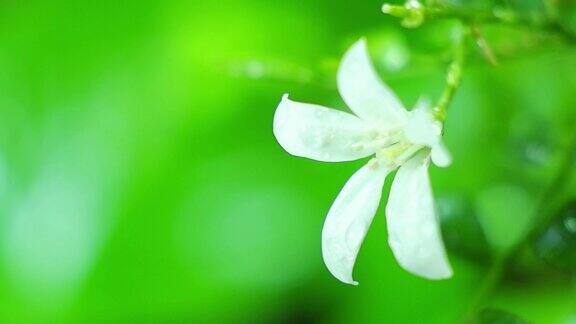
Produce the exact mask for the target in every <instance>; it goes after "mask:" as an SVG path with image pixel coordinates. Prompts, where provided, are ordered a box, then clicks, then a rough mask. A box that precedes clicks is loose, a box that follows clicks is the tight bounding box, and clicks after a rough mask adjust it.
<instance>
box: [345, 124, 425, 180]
mask: <svg viewBox="0 0 576 324" xmlns="http://www.w3.org/2000/svg"><path fill="white" fill-rule="evenodd" d="M424 147H425V146H424V145H420V144H414V143H411V142H410V141H408V139H407V138H406V136H405V135H404V132H403V131H402V130H400V129H398V130H392V131H388V132H375V133H374V135H373V136H372V139H371V140H368V141H364V142H358V143H355V144H353V145H352V148H353V149H355V150H370V151H373V152H375V155H376V156H375V157H374V158H373V159H372V160H370V162H369V163H370V165H371V167H372V168H374V169H375V168H377V167H379V166H384V167H386V168H388V169H390V170H394V169H396V168H398V167H399V166H400V165H402V164H403V163H404V162H406V161H407V160H408V159H410V158H411V157H412V156H414V154H416V153H417V152H418V151H420V150H421V149H422V148H424Z"/></svg>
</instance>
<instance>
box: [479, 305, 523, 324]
mask: <svg viewBox="0 0 576 324" xmlns="http://www.w3.org/2000/svg"><path fill="white" fill-rule="evenodd" d="M472 323H475V324H527V323H530V322H528V321H526V320H524V319H522V318H520V317H519V316H518V315H515V314H512V313H509V312H507V311H504V310H501V309H495V308H486V309H484V310H482V311H481V312H480V313H479V314H478V317H477V318H476V319H475V320H474V321H472Z"/></svg>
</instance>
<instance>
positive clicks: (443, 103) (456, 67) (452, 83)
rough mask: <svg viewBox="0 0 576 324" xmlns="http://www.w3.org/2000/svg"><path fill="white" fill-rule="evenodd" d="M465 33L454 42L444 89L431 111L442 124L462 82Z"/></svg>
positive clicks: (461, 33)
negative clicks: (452, 56)
mask: <svg viewBox="0 0 576 324" xmlns="http://www.w3.org/2000/svg"><path fill="white" fill-rule="evenodd" d="M465 38H466V33H465V32H463V31H461V32H460V36H459V37H458V40H457V42H456V47H455V50H454V59H453V61H452V63H450V65H449V66H448V73H447V74H446V87H445V88H444V91H443V92H442V94H441V95H440V99H439V100H438V103H437V104H436V106H435V107H434V109H433V113H434V117H435V118H436V119H437V120H438V121H440V122H444V121H445V120H446V111H447V110H448V105H449V104H450V102H451V101H452V98H454V94H455V93H456V90H457V89H458V87H459V86H460V83H461V80H462V69H463V68H464V60H465V57H466V53H465V52H466V39H465Z"/></svg>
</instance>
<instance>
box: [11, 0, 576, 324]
mask: <svg viewBox="0 0 576 324" xmlns="http://www.w3.org/2000/svg"><path fill="white" fill-rule="evenodd" d="M434 2H438V1H434ZM452 2H454V3H461V4H462V5H463V6H466V7H467V8H471V9H482V10H484V9H486V8H491V7H492V6H494V5H501V2H502V1H473V3H469V2H468V1H459V2H456V1H451V3H452ZM507 2H510V1H507ZM536 2H537V1H529V2H526V4H523V5H522V6H523V7H526V8H523V10H525V11H527V12H530V11H533V10H542V8H541V6H539V5H537V4H536ZM538 2H539V1H538ZM514 3H516V2H514ZM522 3H523V2H522ZM561 3H562V6H563V7H562V10H561V11H560V13H561V14H562V20H563V21H566V22H567V24H566V25H567V26H570V25H571V24H574V23H573V22H574V21H576V20H575V19H574V17H576V10H574V7H573V6H570V5H567V4H565V3H564V2H561ZM381 5H382V3H381V1H363V2H358V3H354V4H351V3H350V2H349V1H343V0H342V1H333V0H330V1H328V0H317V1H264V0H237V1H228V0H225V1H179V0H170V1H162V2H158V1H122V2H118V1H98V2H93V3H87V2H70V1H50V2H42V1H40V2H34V1H32V2H28V1H4V2H2V3H1V4H0V9H1V10H0V25H1V26H2V28H0V237H1V238H2V239H1V240H0V304H1V305H2V306H1V307H0V322H2V323H38V322H48V323H58V322H70V323H86V322H88V323H90V322H106V323H115V322H117V323H126V322H128V323H134V322H136V323H139V322H153V323H173V322H216V323H220V322H229V323H266V322H290V321H292V322H307V321H308V322H330V323H350V322H366V323H422V322H425V323H451V322H454V321H455V320H456V319H458V318H460V317H461V315H462V313H463V312H464V311H465V310H466V309H467V308H468V306H469V304H470V303H471V300H472V299H473V298H474V296H475V295H476V294H477V293H478V291H479V287H480V282H481V279H482V278H483V277H484V274H485V271H486V267H487V266H488V265H487V262H486V259H487V256H488V254H489V251H490V249H491V248H489V247H488V246H489V244H490V245H491V246H492V247H495V248H496V249H497V250H505V249H508V248H509V247H510V246H512V245H513V244H514V243H515V242H517V241H518V238H519V237H520V235H521V233H524V231H525V227H526V226H527V225H529V224H530V223H531V220H532V219H531V217H532V216H531V215H534V214H533V213H532V212H533V211H534V208H535V205H536V204H538V203H539V197H540V196H541V194H542V193H543V191H544V190H545V188H546V187H547V186H548V185H549V181H550V179H551V178H552V176H553V174H554V172H555V170H556V169H557V164H558V163H557V161H558V160H559V158H560V157H562V156H563V154H564V152H563V151H561V150H560V148H561V146H560V145H558V144H559V143H562V142H563V141H564V140H563V139H566V138H571V137H572V136H571V135H572V134H573V133H574V129H573V128H574V120H575V118H576V114H575V110H574V107H576V97H575V96H574V84H576V55H575V54H574V53H575V52H574V47H573V46H571V45H566V42H564V41H563V40H562V39H561V38H559V37H558V36H554V35H553V34H551V33H552V32H551V31H539V30H537V29H531V28H523V27H520V28H519V29H518V30H517V29H516V27H514V26H506V27H502V26H486V28H483V29H482V30H483V31H484V36H485V37H486V38H487V40H488V41H489V43H490V45H491V46H492V47H493V50H494V53H495V55H496V56H497V57H498V58H499V60H500V65H499V66H498V67H492V66H489V65H488V64H487V63H486V62H485V60H484V57H483V55H482V52H481V51H480V50H478V49H477V48H475V47H474V48H472V49H470V51H469V52H468V54H467V55H468V60H467V62H468V63H467V66H466V70H465V73H464V74H463V76H462V84H461V87H460V88H459V89H458V91H457V92H456V93H455V95H454V98H453V100H452V102H451V103H450V108H449V109H448V114H447V121H446V127H445V137H446V142H447V146H448V148H449V149H450V151H451V152H452V153H453V156H454V164H453V166H452V167H450V168H449V169H441V170H440V169H433V170H432V171H431V172H432V181H433V184H434V190H435V194H436V196H437V197H438V198H439V202H440V206H439V207H440V209H441V215H442V218H443V222H444V223H443V224H444V228H443V231H444V233H445V235H446V241H447V244H448V245H449V246H450V248H451V249H450V251H453V252H455V253H452V252H451V253H450V259H451V262H452V263H453V265H454V270H455V276H454V278H453V279H451V280H450V281H444V282H431V281H426V280H423V279H420V278H416V277H413V276H410V275H409V274H407V273H405V272H404V271H403V270H402V269H400V268H399V267H398V265H397V264H396V263H395V261H394V258H393V257H392V255H391V252H390V251H388V250H387V249H384V248H383V247H385V246H386V231H385V226H384V220H383V216H384V210H383V208H381V209H380V210H379V212H378V215H377V218H376V219H375V221H374V223H375V224H374V226H373V228H372V229H371V231H370V233H369V234H368V237H367V240H366V242H365V243H364V247H363V250H362V252H361V254H360V256H359V258H358V264H357V275H358V277H359V281H360V282H361V283H362V284H361V285H360V286H359V287H357V288H352V287H347V286H343V285H341V284H340V283H338V282H337V281H336V280H334V279H333V278H332V277H330V275H329V274H328V273H327V271H326V270H325V267H324V265H323V264H322V259H321V255H320V254H321V252H320V231H321V228H322V222H323V219H324V216H325V214H326V211H327V209H328V207H329V206H330V204H331V202H332V200H333V199H334V197H335V196H336V194H337V192H338V190H339V189H340V188H341V186H342V185H343V184H344V181H345V180H346V179H347V178H348V177H349V176H350V175H351V174H352V172H353V171H354V170H355V169H357V167H358V166H359V165H361V164H362V163H364V161H361V162H355V163H350V164H341V165H319V164H317V163H313V162H310V161H306V160H296V159H293V158H291V157H289V156H288V155H287V154H285V152H283V151H282V150H281V148H280V147H279V146H278V145H277V143H276V142H275V140H274V138H273V137H272V132H271V128H272V126H271V124H272V116H273V112H274V109H275V108H276V105H277V104H278V102H279V100H280V98H281V95H282V94H283V93H285V92H290V94H291V96H293V97H294V98H298V99H301V100H303V101H304V100H305V99H306V101H311V102H326V103H332V105H333V106H335V107H337V108H341V109H344V105H343V103H342V102H341V99H340V98H338V96H337V92H336V90H335V67H336V66H337V63H338V60H339V59H340V56H341V54H342V52H343V49H345V48H346V47H348V45H350V44H351V43H352V42H353V41H354V40H356V39H358V38H360V37H361V36H367V39H368V43H369V46H370V51H371V54H372V56H373V57H374V60H375V61H376V62H377V65H378V68H379V71H380V72H382V76H383V78H384V79H385V80H386V81H387V82H388V83H390V84H391V86H392V87H394V89H395V90H397V92H398V93H399V95H400V96H401V97H402V99H403V100H404V101H405V102H406V103H407V105H409V106H410V105H412V104H413V103H414V102H416V100H417V99H418V98H417V94H420V93H425V94H427V95H428V96H429V98H431V99H437V98H439V96H440V94H441V93H442V90H443V88H444V85H445V77H446V76H445V72H446V67H447V65H448V63H449V62H450V61H451V55H452V52H453V51H452V45H453V37H452V31H453V30H454V26H455V25H457V24H455V22H454V21H452V20H449V21H431V20H430V21H428V20H425V21H424V23H423V24H422V25H421V27H419V29H415V30H406V29H404V28H402V27H400V26H399V24H398V21H397V20H396V19H394V18H392V17H386V16H384V15H383V14H382V13H381V12H380V11H379V8H380V6H381ZM572 169H573V168H572ZM566 177H567V178H570V179H572V180H573V176H572V175H567V176H566ZM567 180H569V179H567ZM571 190H574V186H573V187H572V189H571ZM455 193H456V194H455ZM385 194H387V193H385ZM564 196H566V197H570V198H573V197H574V192H568V193H564V194H563V195H559V196H558V197H560V198H562V197H564ZM463 197H465V198H463ZM443 200H444V202H445V204H444V205H443V203H442V201H443ZM443 206H444V207H443ZM446 206H448V207H446ZM569 206H572V205H569ZM443 208H444V209H443ZM446 208H447V209H446ZM564 213H565V214H562V215H561V216H559V218H558V220H557V221H556V222H555V223H554V224H553V225H552V226H551V227H550V228H549V229H548V231H546V232H545V233H544V234H543V235H542V236H541V237H540V239H539V240H538V242H537V243H536V247H535V249H536V251H537V252H538V255H539V256H540V257H541V258H543V259H544V260H546V261H547V262H548V263H549V264H551V265H552V266H554V267H557V268H560V269H563V270H567V271H566V272H567V273H568V278H566V276H562V277H553V278H551V279H549V278H541V277H539V278H530V279H529V280H526V281H525V282H524V281H522V283H521V285H517V284H516V285H515V283H518V282H519V280H523V279H524V277H523V276H522V275H521V274H515V273H511V274H509V275H508V276H507V277H505V279H504V281H503V284H502V287H501V289H496V290H495V293H494V296H493V299H490V300H489V301H488V302H489V303H490V302H492V301H494V302H495V303H497V304H498V305H497V306H498V307H499V308H502V309H506V310H511V311H513V312H514V313H517V314H519V316H521V317H523V318H524V317H526V319H528V320H532V319H533V318H534V319H536V320H539V321H538V322H539V323H546V322H547V321H548V322H549V323H553V322H560V321H562V322H567V321H568V320H570V319H573V318H574V316H575V313H574V309H573V296H574V293H576V291H575V288H574V286H573V285H570V284H568V282H569V280H570V279H571V278H573V268H574V263H573V259H574V252H573V251H574V236H573V232H572V230H571V228H572V225H571V224H572V222H571V221H569V219H571V218H570V217H571V216H569V215H572V214H571V213H573V209H572V207H567V209H566V210H565V211H564ZM476 217H477V218H476ZM567 224H568V225H567ZM554 240H556V241H554ZM554 242H562V243H557V244H556V243H554ZM471 259H472V260H473V261H475V262H470V260H471ZM478 261H479V262H478ZM548 280H549V281H548ZM550 282H553V283H554V284H552V283H550ZM518 286H521V287H518ZM542 286H545V287H546V289H542V288H541V287H542ZM501 317H502V316H501ZM501 317H497V318H496V319H497V320H499V319H500V318H501ZM503 317H504V318H506V317H507V315H505V316H503ZM492 318H493V317H492Z"/></svg>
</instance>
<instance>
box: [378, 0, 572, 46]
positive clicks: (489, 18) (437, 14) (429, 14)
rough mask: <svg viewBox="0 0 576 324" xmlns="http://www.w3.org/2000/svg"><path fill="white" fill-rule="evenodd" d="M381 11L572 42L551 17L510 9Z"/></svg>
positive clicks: (387, 7)
mask: <svg viewBox="0 0 576 324" xmlns="http://www.w3.org/2000/svg"><path fill="white" fill-rule="evenodd" d="M382 11H383V12H384V13H386V14H390V15H392V16H395V17H398V18H402V19H404V20H405V19H409V20H410V19H413V17H420V18H421V19H420V21H421V22H423V21H424V20H426V19H428V20H434V19H458V20H460V21H462V22H464V23H467V24H503V25H516V26H525V27H530V28H536V29H540V30H542V31H547V32H550V33H554V34H556V35H558V36H560V37H562V38H564V39H565V40H567V41H570V42H576V32H575V31H573V30H570V29H568V28H566V27H565V26H564V25H562V24H561V23H560V22H559V21H558V20H557V19H556V17H555V15H550V14H547V15H546V14H534V13H531V14H523V13H520V12H518V11H515V10H513V9H510V8H494V9H492V10H476V9H468V8H463V7H457V6H446V5H430V6H423V5H422V6H419V7H415V6H406V5H404V6H402V5H391V4H384V5H383V6H382ZM548 11H550V10H548ZM414 26H418V25H414Z"/></svg>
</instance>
